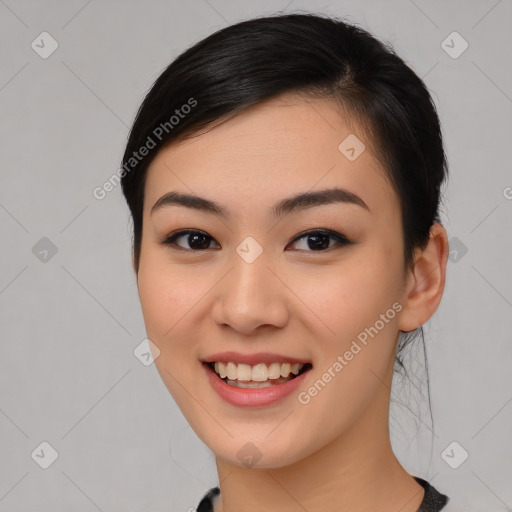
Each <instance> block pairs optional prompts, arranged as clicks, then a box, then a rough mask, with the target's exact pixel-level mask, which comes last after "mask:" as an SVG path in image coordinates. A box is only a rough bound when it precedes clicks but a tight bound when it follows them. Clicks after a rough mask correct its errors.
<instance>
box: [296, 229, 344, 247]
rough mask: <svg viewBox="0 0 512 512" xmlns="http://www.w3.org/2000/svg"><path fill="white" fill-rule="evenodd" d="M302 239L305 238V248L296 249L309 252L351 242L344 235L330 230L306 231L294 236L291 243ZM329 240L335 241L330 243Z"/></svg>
mask: <svg viewBox="0 0 512 512" xmlns="http://www.w3.org/2000/svg"><path fill="white" fill-rule="evenodd" d="M302 239H305V240H306V243H305V244H304V245H305V248H304V247H303V248H302V249H300V248H299V249H298V250H301V251H302V250H305V251H309V252H322V251H325V250H326V249H331V248H332V247H335V246H336V245H348V244H350V243H351V242H350V240H349V239H348V238H347V237H346V236H345V235H342V234H341V233H337V232H336V231H331V230H314V231H308V232H306V233H302V234H301V235H299V236H298V237H296V238H295V239H294V240H293V241H292V243H296V242H298V241H300V240H302ZM331 241H334V242H335V243H334V244H333V245H330V242H331Z"/></svg>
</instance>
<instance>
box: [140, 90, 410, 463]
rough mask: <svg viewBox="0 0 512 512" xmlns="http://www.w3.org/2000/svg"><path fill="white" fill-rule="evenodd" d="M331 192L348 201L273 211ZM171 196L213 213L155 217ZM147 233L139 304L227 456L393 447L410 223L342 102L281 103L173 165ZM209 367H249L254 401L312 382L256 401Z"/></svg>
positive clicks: (151, 200) (182, 154) (218, 132)
mask: <svg viewBox="0 0 512 512" xmlns="http://www.w3.org/2000/svg"><path fill="white" fill-rule="evenodd" d="M356 136H357V137H358V138H359V139H360V140H359V141H358V140H357V139H356V138H355V137H356ZM347 137H348V139H347ZM344 141H345V142H344ZM361 142H362V143H363V144H364V145H365V147H366V149H364V148H363V146H361ZM340 144H341V148H340ZM333 189H339V190H341V191H342V190H344V191H346V194H345V195H343V194H342V193H341V192H340V193H338V195H334V194H332V195H331V196H330V197H331V199H332V198H334V200H331V201H328V200H324V201H317V199H318V197H320V196H318V197H317V198H316V199H311V200H304V201H297V202H295V201H293V200H292V201H288V202H287V203H285V205H284V207H282V208H279V209H278V210H277V211H274V206H276V205H278V204H279V203H282V202H283V201H284V200H291V199H292V198H294V197H296V196H299V195H301V194H317V193H319V192H322V193H324V192H325V193H326V191H328V190H333ZM171 192H173V193H177V194H186V195H191V196H197V197H198V198H201V199H200V200H199V199H198V200H197V201H196V202H192V203H189V206H184V205H183V204H177V203H173V202H172V201H167V202H165V201H160V205H159V206H158V205H157V207H156V208H153V207H154V206H155V204H156V203H157V202H158V201H159V199H161V198H162V197H163V196H164V195H165V194H169V193H171ZM326 197H329V196H326ZM344 198H345V200H343V199H344ZM206 201H209V202H214V203H215V204H216V205H217V206H218V207H219V209H221V210H222V214H215V213H213V211H212V210H213V209H212V208H207V207H203V206H204V205H205V204H206ZM320 203H322V204H320ZM291 206H293V208H292V207H291ZM143 226H144V227H143V236H142V246H141V257H140V266H139V272H138V289H139V296H140V300H141V305H142V310H143V315H144V320H145V325H146V330H147V335H148V337H149V338H150V340H151V341H152V342H153V343H154V344H155V345H156V346H157V347H158V349H159V350H160V355H159V356H158V357H157V359H156V361H155V364H156V365H157V368H158V371H159V373H160V375H161V377H162V379H163V380H164V382H165V384H166V386H167V388H168V389H169V391H170V392H171V394H172V396H173V397H174V399H175V400H176V402H177V404H178V406H179V407H180V409H181V410H182V412H183V414H184V416H185V417H186V419H187V420H188V422H189V423H190V424H191V426H192V428H193V429H194V430H195V431H196V433H197V434H198V435H199V437H200V438H201V439H202V440H203V441H204V442H205V443H206V444H207V445H208V446H209V447H210V448H211V449H212V450H213V451H214V452H215V453H216V454H217V456H219V457H222V458H223V459H225V460H227V461H229V462H231V463H233V464H237V465H240V466H241V465H243V464H246V465H247V464H256V465H257V466H259V467H277V466H285V465H288V464H291V463H293V462H296V461H298V460H300V459H303V458H305V457H306V456H308V455H311V454H313V453H314V452H316V451H317V450H319V449H321V448H322V447H324V446H325V445H327V444H328V443H330V442H332V441H334V440H336V439H337V438H339V437H340V436H342V435H343V434H344V433H348V432H349V429H351V431H352V432H353V431H354V429H359V427H360V428H362V429H364V430H365V436H372V435H382V433H383V431H384V429H385V425H386V424H387V416H386V413H387V400H388V398H389V393H390V391H389V387H388V386H389V384H390V379H391V377H392V369H393V363H394V357H395V347H396V342H397V339H398V330H399V329H400V328H401V326H400V323H399V318H400V314H399V311H400V309H401V307H402V306H401V301H402V300H403V299H404V297H405V296H404V275H403V268H404V267H403V266H404V261H403V257H402V252H403V239H402V236H403V235H402V228H401V214H400V208H399V202H398V197H397V196H396V194H395V192H394V190H393V189H392V187H391V185H390V184H389V182H388V181H387V180H386V179H385V178H384V173H383V170H382V167H381V165H380V164H379V162H378V161H377V159H376V158H375V157H374V155H372V151H371V148H370V141H367V140H365V137H364V135H363V133H362V132H361V131H360V130H359V129H358V128H357V125H352V128H351V127H349V125H348V124H347V123H346V121H344V119H343V116H342V115H341V112H340V111H339V110H338V107H337V104H336V103H335V102H334V100H328V99H307V101H305V99H304V98H303V97H301V96H299V95H291V94H287V95H283V96H281V97H280V98H278V99H274V100H271V101H268V102H266V103H263V104H260V105H257V106H255V107H253V108H251V109H250V110H247V111H245V112H244V113H242V114H241V115H239V116H238V117H235V118H232V119H230V120H229V121H227V122H225V123H221V124H219V125H217V126H215V128H213V129H211V130H210V131H207V132H205V133H203V134H201V135H199V136H197V137H195V138H192V139H189V140H187V141H184V142H181V143H179V144H174V145H171V146H169V147H167V148H165V149H163V150H161V151H160V152H159V153H158V154H157V155H156V157H155V159H154V160H153V162H152V163H151V165H150V167H149V169H148V175H147V181H146V186H145V196H144V212H143ZM184 230H185V233H181V234H178V235H177V236H174V237H173V238H171V236H170V235H176V234H177V233H178V232H181V231H184ZM187 230H190V231H193V232H199V233H195V234H194V233H192V234H191V233H188V232H186V231H187ZM338 236H339V237H340V238H337V237H338ZM166 240H167V241H168V242H169V243H168V244H164V243H162V242H164V241H166ZM223 352H229V353H230V354H224V355H221V354H220V353H223ZM244 356H249V357H248V358H245V359H244ZM211 361H219V362H221V363H227V362H231V363H243V364H240V366H235V365H234V364H229V365H227V367H226V371H227V373H228V377H229V378H231V379H232V380H234V378H235V376H236V377H237V379H238V380H237V382H240V381H242V385H243V381H246V380H248V379H249V378H250V379H251V380H252V379H253V378H254V379H257V378H261V379H267V378H268V377H267V375H266V374H265V370H267V371H270V378H271V379H275V377H276V376H277V375H279V372H280V370H281V369H283V370H284V373H286V374H288V372H287V370H289V369H293V366H290V367H288V366H287V365H286V363H287V362H289V363H297V362H303V363H309V364H310V365H312V366H311V368H310V369H309V370H308V371H306V372H305V373H301V374H299V375H298V376H297V377H296V378H294V379H292V380H291V381H290V382H288V383H281V384H271V382H272V380H270V381H268V380H267V381H266V384H264V385H265V386H266V387H262V388H261V389H247V388H243V387H238V386H234V385H232V384H233V382H232V383H231V384H227V383H226V382H224V381H222V380H221V378H220V377H218V376H217V375H216V374H215V373H214V372H213V371H212V370H211V369H210V367H209V366H208V365H207V362H211ZM263 362H264V363H267V364H266V365H265V366H261V365H257V363H263ZM247 363H251V364H250V365H249V366H247ZM272 363H273V364H272ZM278 363H279V364H278ZM283 363H285V364H284V366H283ZM305 368H306V369H307V368H309V366H305ZM295 370H296V367H295ZM247 372H249V373H247ZM276 372H277V373H276ZM258 375H260V376H261V377H258ZM293 375H294V374H293V373H292V374H291V376H293ZM269 384H271V385H269ZM377 419H378V420H379V421H377ZM251 457H252V458H251ZM251 460H252V463H251V462H248V461H251Z"/></svg>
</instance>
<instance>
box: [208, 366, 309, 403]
mask: <svg viewBox="0 0 512 512" xmlns="http://www.w3.org/2000/svg"><path fill="white" fill-rule="evenodd" d="M203 367H204V370H205V372H206V375H207V376H208V379H210V384H211V385H212V388H213V389H214V390H215V391H216V392H217V393H218V394H219V396H220V397H221V398H222V399H223V400H225V401H226V402H228V403H230V404H231V405H236V406H237V407H263V406H266V405H270V404H273V403H275V402H278V401H279V400H282V399H284V398H285V397H287V396H288V395H289V394H291V393H293V391H295V390H296V389H297V388H298V387H299V386H300V385H301V384H302V382H304V379H305V378H306V376H307V374H308V373H309V371H310V370H307V371H305V372H304V373H301V374H300V375H299V376H297V377H295V378H294V379H291V380H289V381H288V382H284V383H283V384H274V385H272V386H268V387H266V388H259V389H247V388H237V387H234V386H230V385H229V384H226V383H225V382H224V381H223V380H222V379H221V378H220V377H219V376H218V375H217V374H216V373H215V372H214V371H213V370H212V369H211V368H210V367H209V366H208V364H206V363H203Z"/></svg>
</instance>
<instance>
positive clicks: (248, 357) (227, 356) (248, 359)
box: [202, 352, 311, 365]
mask: <svg viewBox="0 0 512 512" xmlns="http://www.w3.org/2000/svg"><path fill="white" fill-rule="evenodd" d="M217 361H219V362H221V361H222V362H232V363H237V364H249V365H256V364H258V363H265V364H270V363H303V364H306V363H311V361H309V360H308V359H302V358H298V357H291V356H285V355H283V354H272V353H270V352H257V353H255V354H241V353H240V352H217V353H215V354H211V355H209V356H207V357H205V358H204V359H202V362H203V363H215V362H217Z"/></svg>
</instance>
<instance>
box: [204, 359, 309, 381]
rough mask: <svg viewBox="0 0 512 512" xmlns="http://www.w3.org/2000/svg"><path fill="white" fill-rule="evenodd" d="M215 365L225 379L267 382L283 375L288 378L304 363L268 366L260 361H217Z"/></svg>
mask: <svg viewBox="0 0 512 512" xmlns="http://www.w3.org/2000/svg"><path fill="white" fill-rule="evenodd" d="M214 366H215V372H216V373H218V374H219V375H220V377H221V378H223V379H224V378H226V377H227V378H228V379H229V380H238V381H254V382H265V381H267V380H272V379H279V378H281V377H285V378H286V377H288V376H289V375H290V373H293V374H294V375H297V374H298V373H299V372H300V370H301V369H302V367H303V366H304V364H302V363H293V364H292V363H271V364H270V365H268V366H267V365H266V364H265V363H259V364H255V365H254V366H251V365H249V364H236V363H233V362H228V363H224V362H222V361H216V362H215V365H214Z"/></svg>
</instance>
